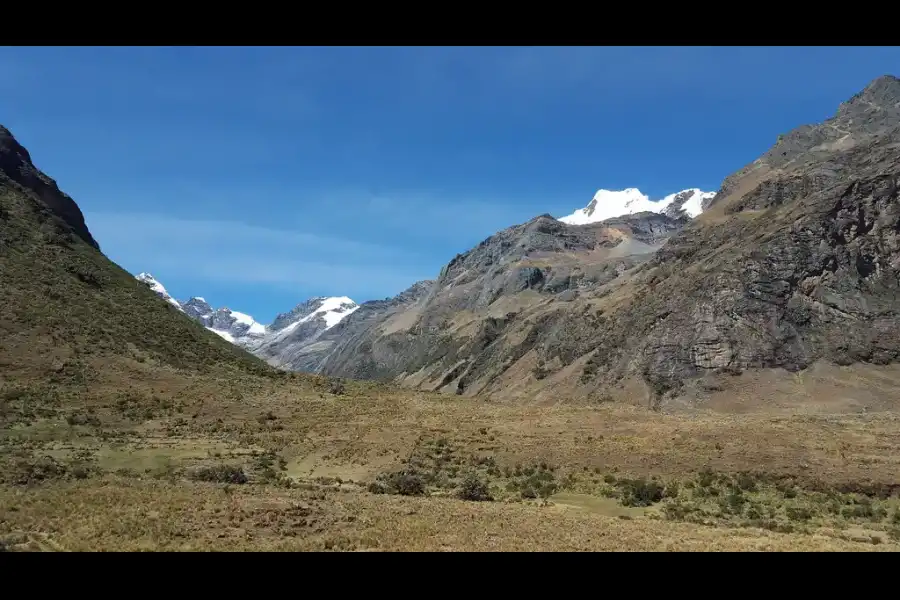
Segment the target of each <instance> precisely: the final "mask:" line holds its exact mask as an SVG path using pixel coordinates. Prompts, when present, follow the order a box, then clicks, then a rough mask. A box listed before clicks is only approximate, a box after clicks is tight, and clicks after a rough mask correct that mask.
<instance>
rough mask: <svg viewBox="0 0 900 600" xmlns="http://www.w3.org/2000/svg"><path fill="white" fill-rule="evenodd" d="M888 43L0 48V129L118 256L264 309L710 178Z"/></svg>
mask: <svg viewBox="0 0 900 600" xmlns="http://www.w3.org/2000/svg"><path fill="white" fill-rule="evenodd" d="M898 65H900V48H890V47H885V48H878V47H871V48H849V47H841V48H803V47H791V48H767V47H753V48H741V47H726V48H699V47H670V48H663V47H650V48H619V47H486V48H470V47H425V48H422V47H375V48H362V47H347V48H315V47H298V48H290V47H262V48H259V47H235V48H213V47H190V48H172V47H160V48H140V47H112V48H90V47H77V48H65V47H52V48H39V47H4V48H0V123H2V124H3V125H5V126H7V127H8V128H9V129H10V130H11V131H12V132H13V134H14V135H15V136H16V138H17V139H18V140H19V142H20V143H22V144H23V145H24V146H25V147H26V148H28V149H29V151H30V153H31V155H32V159H33V160H34V162H35V164H36V165H37V166H38V167H39V168H40V169H42V170H43V171H44V172H46V173H47V174H48V175H50V176H51V177H53V178H54V179H56V181H57V182H58V183H59V185H60V187H61V189H63V190H64V191H65V192H67V193H68V194H69V195H71V196H72V197H73V198H74V199H75V200H76V202H77V203H78V204H79V206H80V207H81V209H82V211H83V212H84V214H85V219H86V221H87V224H88V227H89V228H90V230H91V232H92V233H93V234H94V237H95V238H97V240H98V241H99V243H100V246H101V249H102V250H103V251H104V253H105V254H106V255H107V256H109V257H110V258H111V259H112V260H114V261H115V262H117V263H118V264H119V265H121V266H122V267H123V268H125V269H127V270H129V271H130V272H132V273H135V274H136V273H139V272H141V271H149V272H150V273H152V274H153V275H154V276H155V277H156V278H157V279H159V280H160V281H161V282H162V283H163V284H164V285H165V286H166V287H167V288H168V290H169V292H170V293H171V294H172V295H173V296H175V297H176V298H179V299H187V298H188V297H190V296H203V297H204V298H206V299H207V300H208V301H209V302H210V303H211V304H213V305H214V306H216V307H222V306H227V307H229V308H231V309H233V310H239V311H242V312H245V313H249V314H251V315H253V316H254V317H255V318H256V319H257V320H258V321H260V322H263V323H267V322H270V321H271V320H272V319H273V318H274V317H275V315H276V314H278V313H280V312H285V311H288V310H290V309H291V308H292V307H293V306H294V305H296V304H298V303H299V302H302V301H303V300H305V299H307V298H309V297H312V296H350V297H351V298H353V299H354V300H356V301H357V302H362V301H365V300H372V299H380V298H385V297H389V296H393V295H395V294H397V293H399V292H401V291H402V290H404V289H406V288H407V287H409V286H410V285H411V284H413V283H414V282H416V281H418V280H421V279H429V278H434V277H436V276H437V274H438V273H439V271H440V269H441V267H442V266H443V265H444V264H446V263H447V262H448V261H449V260H450V259H452V258H453V257H454V256H455V255H456V254H457V253H461V252H465V251H466V250H468V249H470V248H471V247H473V246H475V245H477V244H478V242H480V241H481V240H482V239H484V238H486V237H488V236H490V235H492V234H493V233H495V232H497V231H499V230H501V229H504V228H506V227H509V226H512V225H515V224H518V223H522V222H525V221H527V220H529V219H531V218H533V217H535V216H537V215H540V214H544V213H550V214H552V215H554V216H563V215H567V214H570V213H572V212H573V211H574V210H576V209H578V208H581V207H583V206H585V205H586V204H587V203H588V202H589V201H590V199H591V197H592V196H593V194H594V192H595V191H596V190H597V189H600V188H604V189H623V188H628V187H636V188H639V189H640V190H641V191H642V192H644V193H645V194H648V195H650V196H651V198H655V199H658V198H662V197H663V196H665V195H667V194H670V193H673V192H677V191H680V190H682V189H686V188H694V187H698V188H701V189H703V190H705V191H715V190H716V189H718V187H719V185H720V183H721V181H722V180H723V179H724V178H725V177H726V176H727V175H729V174H730V173H731V172H733V171H735V170H737V169H739V168H741V167H742V166H744V165H745V164H747V163H749V162H751V161H752V160H754V159H755V158H757V157H758V156H759V155H760V154H762V153H763V152H765V151H766V150H767V149H768V148H769V147H771V146H772V145H773V144H774V143H775V140H776V138H777V136H778V135H779V134H781V133H786V132H787V131H790V130H791V129H792V128H794V127H796V126H798V125H801V124H805V123H812V122H818V121H822V120H824V119H826V118H828V117H829V116H831V115H832V114H833V113H834V111H835V110H836V109H837V106H838V104H840V103H841V102H843V101H844V100H847V99H849V98H850V96H852V95H853V94H855V93H856V92H858V91H860V90H861V89H862V88H863V87H865V86H866V84H867V83H869V82H870V81H871V80H872V79H874V78H876V77H878V76H880V75H884V74H894V75H900V67H898Z"/></svg>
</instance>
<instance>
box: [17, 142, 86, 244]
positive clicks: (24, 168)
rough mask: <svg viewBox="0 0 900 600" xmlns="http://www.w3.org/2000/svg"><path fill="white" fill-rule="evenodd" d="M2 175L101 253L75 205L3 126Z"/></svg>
mask: <svg viewBox="0 0 900 600" xmlns="http://www.w3.org/2000/svg"><path fill="white" fill-rule="evenodd" d="M0 172H2V173H3V174H4V175H5V176H6V177H8V178H9V180H11V182H14V184H18V185H19V186H20V187H19V190H20V191H23V192H26V193H30V194H33V195H34V196H35V197H37V198H38V199H39V200H40V201H41V202H43V203H44V204H45V205H46V206H47V207H48V208H49V209H50V210H51V211H52V213H53V214H54V215H56V217H58V218H59V219H61V220H62V221H63V222H64V223H65V224H66V225H68V226H69V227H70V228H71V230H72V232H73V233H75V235H77V236H78V237H80V238H81V239H83V240H84V241H85V242H87V243H88V244H90V245H91V246H93V247H94V248H97V249H99V247H100V246H99V245H98V244H97V242H96V240H94V237H93V236H92V235H91V232H90V231H88V228H87V225H86V224H85V222H84V215H83V214H82V213H81V209H80V208H78V205H77V204H75V201H74V200H72V198H70V197H69V195H68V194H65V193H63V192H62V191H61V190H60V189H59V187H58V186H57V185H56V182H55V181H54V180H53V179H51V178H50V177H48V176H47V175H45V174H44V173H43V172H42V171H41V170H40V169H38V168H37V167H35V166H34V163H32V162H31V155H30V154H28V150H26V149H25V148H24V147H23V146H22V145H21V144H19V142H18V141H16V138H15V137H13V135H12V133H10V131H9V129H7V128H6V127H3V126H2V125H0Z"/></svg>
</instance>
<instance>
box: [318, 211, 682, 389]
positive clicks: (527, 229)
mask: <svg viewBox="0 0 900 600" xmlns="http://www.w3.org/2000/svg"><path fill="white" fill-rule="evenodd" d="M688 222H689V219H688V218H687V217H686V216H682V217H680V218H679V219H673V218H671V217H669V216H666V215H664V214H660V213H653V212H645V213H639V214H635V215H625V216H622V217H618V218H616V219H609V220H607V221H604V222H600V223H591V224H587V225H581V226H574V225H567V224H565V223H562V222H561V221H558V220H556V219H554V218H553V217H551V216H550V215H541V216H539V217H536V218H535V219H532V220H531V221H529V222H528V223H524V224H522V225H517V226H515V227H511V228H509V229H506V230H504V231H501V232H499V233H497V234H496V235H494V236H491V237H490V238H488V239H486V240H484V241H483V242H482V243H481V244H479V246H478V247H476V248H474V249H473V250H471V251H469V252H467V253H465V254H461V255H458V256H457V257H456V258H455V259H454V260H452V261H451V262H450V263H449V264H448V265H447V266H445V267H444V268H443V269H442V271H441V273H440V276H439V277H438V279H437V280H436V281H435V282H433V283H429V284H427V285H426V286H423V287H422V288H421V289H420V291H419V293H418V294H416V295H415V297H414V298H412V299H411V300H410V301H408V302H397V303H396V304H397V305H398V309H397V310H394V311H392V312H391V313H389V314H387V313H386V314H380V315H377V316H375V317H374V318H373V319H372V320H371V321H370V322H368V323H367V324H366V326H367V329H365V330H363V329H362V324H360V327H359V328H358V329H357V330H356V331H355V335H353V336H342V337H341V338H340V339H338V340H337V341H336V345H335V348H334V350H333V351H332V352H331V353H330V354H329V355H328V357H327V358H326V359H325V360H324V362H323V363H322V367H321V369H320V370H321V372H322V373H325V374H328V375H337V376H343V377H358V378H379V379H381V378H383V379H395V378H396V379H400V380H402V381H404V382H405V383H407V384H410V385H414V386H418V387H423V388H426V389H439V390H444V391H454V392H457V393H467V394H474V393H477V391H481V390H484V389H486V386H487V384H488V383H489V382H491V381H493V380H494V379H495V378H496V377H498V376H499V375H500V374H501V373H503V372H504V371H505V370H506V369H507V368H508V367H510V366H511V365H512V364H514V363H516V362H518V361H519V360H520V359H522V358H523V357H524V356H525V355H526V354H528V353H529V351H531V349H532V348H533V347H534V345H535V344H537V343H538V341H539V339H540V337H541V333H540V331H539V330H535V331H531V329H532V328H533V322H534V320H535V319H541V318H543V317H542V316H541V315H543V314H544V313H545V312H546V310H547V309H548V307H551V306H559V307H565V308H566V309H567V310H572V308H573V307H576V306H581V304H582V303H583V302H585V301H591V299H594V298H597V297H598V295H602V294H604V293H608V289H609V288H610V287H614V286H616V285H617V284H618V282H619V280H620V279H621V278H622V277H623V276H625V275H627V274H628V273H629V272H630V271H631V270H632V269H634V268H635V267H636V266H637V265H640V264H641V263H643V262H644V261H646V260H648V259H649V258H650V257H651V256H652V253H653V252H654V251H655V250H656V249H658V248H660V247H661V246H662V244H663V243H664V242H665V240H666V239H667V238H668V237H669V236H671V235H672V234H673V233H674V232H676V231H678V230H679V229H681V228H682V227H684V226H685V225H686V224H687V223H688ZM578 318H579V317H578V316H577V313H576V315H575V320H576V321H577V320H578ZM352 325H353V323H348V324H347V327H348V328H349V327H351V326H352Z"/></svg>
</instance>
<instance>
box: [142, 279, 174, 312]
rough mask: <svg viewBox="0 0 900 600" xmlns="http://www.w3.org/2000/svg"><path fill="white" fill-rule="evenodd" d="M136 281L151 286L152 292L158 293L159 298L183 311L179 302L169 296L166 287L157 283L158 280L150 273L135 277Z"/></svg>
mask: <svg viewBox="0 0 900 600" xmlns="http://www.w3.org/2000/svg"><path fill="white" fill-rule="evenodd" d="M135 279H137V280H138V281H142V282H144V283H146V284H147V285H148V286H150V289H151V290H153V291H154V292H156V295H157V296H159V297H160V298H162V299H163V300H165V301H166V302H168V303H169V304H171V305H172V306H174V307H175V308H177V309H178V310H182V308H181V304H180V303H179V302H178V300H176V299H175V298H173V297H172V296H171V295H169V292H168V291H166V288H165V286H163V284H161V283H160V282H159V281H157V280H156V278H155V277H153V275H151V274H150V273H140V274H139V275H137V276H136V277H135Z"/></svg>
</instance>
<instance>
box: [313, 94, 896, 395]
mask: <svg viewBox="0 0 900 600" xmlns="http://www.w3.org/2000/svg"><path fill="white" fill-rule="evenodd" d="M898 116H900V81H898V80H897V79H896V78H893V77H884V78H880V79H878V80H876V81H874V82H873V83H872V84H871V85H869V86H868V87H867V88H866V89H865V90H863V91H862V92H861V93H860V94H857V95H856V96H854V97H853V98H852V99H850V100H849V101H848V102H845V103H844V104H842V105H841V107H840V108H839V110H838V112H837V114H836V116H835V117H834V118H833V119H830V120H829V121H826V122H825V123H822V124H819V125H812V126H803V127H800V128H798V129H796V130H794V131H792V132H790V133H788V134H787V135H784V136H782V137H781V138H780V139H779V141H778V143H777V144H776V145H775V146H774V147H773V148H772V149H771V150H770V151H768V152H767V153H766V154H765V155H763V157H761V158H760V159H759V160H757V161H754V162H753V163H751V164H750V165H748V166H747V167H745V168H743V169H741V170H740V171H738V172H737V173H735V174H734V175H732V176H730V177H728V178H727V179H726V180H725V182H724V183H723V186H722V189H721V190H720V191H719V193H718V194H716V195H715V197H714V198H712V197H710V196H707V197H705V198H701V207H702V208H703V209H705V210H704V211H703V214H702V215H700V216H699V217H698V218H697V219H695V220H693V221H690V220H688V219H686V218H685V217H684V215H679V214H673V215H669V214H666V213H665V211H664V212H663V213H662V214H655V213H640V214H637V215H630V216H626V217H621V218H618V219H611V220H607V221H603V222H600V223H591V224H587V225H581V226H573V225H567V224H564V223H561V222H560V221H556V220H554V219H552V218H550V217H549V216H541V217H538V218H536V219H533V220H532V221H530V222H529V223H526V224H523V225H520V226H517V227H513V228H510V229H508V230H505V231H503V232H500V233H499V234H497V235H495V236H492V237H491V238H489V239H487V240H485V241H484V242H482V243H481V244H480V245H479V246H478V247H477V248H475V249H473V250H471V251H469V252H467V253H466V254H463V255H460V256H457V257H456V258H455V259H454V260H452V261H451V262H450V263H449V264H448V265H447V266H446V267H445V268H444V269H443V270H442V272H441V274H440V277H439V278H438V280H437V281H436V282H435V283H434V284H433V285H432V286H430V288H429V289H428V290H427V292H426V293H425V294H424V295H423V296H421V297H420V298H419V299H418V300H417V301H415V302H412V303H410V304H408V305H403V306H402V307H399V309H398V310H396V311H394V312H392V313H391V315H390V316H389V317H387V318H385V317H384V316H382V317H380V318H378V319H376V320H375V322H374V323H373V324H371V325H370V326H369V327H368V329H366V330H365V331H363V330H359V331H357V332H356V333H355V335H354V336H353V339H352V341H351V340H350V339H349V338H348V339H340V340H337V341H336V342H335V347H334V349H333V350H332V351H331V352H330V354H329V355H328V357H327V358H326V359H325V360H324V362H323V364H322V367H321V370H322V371H323V372H324V373H326V374H330V375H341V376H348V377H376V378H390V379H396V380H398V381H401V382H404V383H406V384H408V385H411V386H417V387H422V388H426V389H440V390H444V391H453V392H456V393H463V394H474V393H479V392H481V393H488V394H497V395H500V396H504V395H505V396H515V395H521V394H529V393H532V392H535V391H540V390H544V391H545V392H546V391H547V390H549V389H551V388H552V386H554V385H555V386H562V387H565V388H566V390H567V393H572V394H575V395H578V394H586V395H590V394H595V393H600V391H601V390H603V389H605V388H609V387H610V386H614V385H616V384H617V383H622V382H623V381H624V380H634V381H639V382H643V383H644V384H646V389H647V390H648V393H649V394H650V396H651V397H652V398H655V399H656V401H660V400H661V399H662V398H664V397H665V396H666V395H667V394H668V395H671V394H676V393H677V390H678V389H679V386H680V385H681V384H682V382H683V381H685V380H686V379H690V378H693V377H698V376H703V375H705V374H709V373H717V372H732V373H733V372H740V371H742V370H746V369H763V368H773V367H783V368H786V369H789V370H797V369H802V368H804V367H806V366H809V365H811V364H812V363H813V362H815V361H818V360H825V361H831V362H835V363H838V364H847V363H851V362H854V361H869V362H876V363H886V362H892V361H896V360H898V359H900V320H898V319H900V315H898V313H900V302H898V298H900V200H898V178H900V166H898V165H900V160H898V158H900V133H898V124H900V121H898ZM673 216H674V217H676V218H672V217H673ZM348 325H349V323H348ZM562 387H559V389H562Z"/></svg>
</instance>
